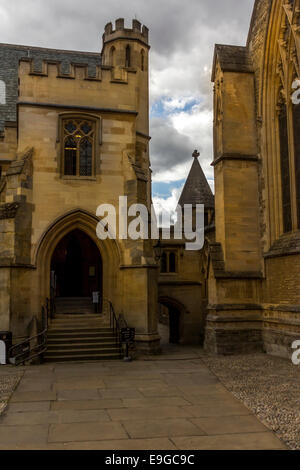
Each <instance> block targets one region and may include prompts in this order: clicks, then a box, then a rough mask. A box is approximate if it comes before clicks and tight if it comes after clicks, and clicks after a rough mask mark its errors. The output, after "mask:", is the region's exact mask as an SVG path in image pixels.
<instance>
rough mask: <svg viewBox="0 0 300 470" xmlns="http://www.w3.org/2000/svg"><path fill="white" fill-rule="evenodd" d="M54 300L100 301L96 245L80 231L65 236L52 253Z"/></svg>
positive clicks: (100, 276)
mask: <svg viewBox="0 0 300 470" xmlns="http://www.w3.org/2000/svg"><path fill="white" fill-rule="evenodd" d="M53 278H55V283H53V281H52V283H53V284H54V297H91V296H92V294H93V292H100V296H101V297H102V285H103V275H102V259H101V255H100V252H99V249H98V247H97V246H96V244H95V243H94V242H93V240H91V238H90V237H89V236H88V235H87V234H86V233H84V232H83V231H82V230H79V229H76V230H73V231H71V232H69V233H68V234H67V235H66V236H65V237H64V238H63V239H62V240H60V242H59V243H58V245H57V247H56V248H55V250H54V253H53V256H52V260H51V279H52V280H53Z"/></svg>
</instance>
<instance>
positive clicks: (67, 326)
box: [44, 314, 121, 362]
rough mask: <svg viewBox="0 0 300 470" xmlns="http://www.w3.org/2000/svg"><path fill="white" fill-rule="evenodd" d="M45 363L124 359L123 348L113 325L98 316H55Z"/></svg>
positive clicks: (49, 335)
mask: <svg viewBox="0 0 300 470" xmlns="http://www.w3.org/2000/svg"><path fill="white" fill-rule="evenodd" d="M47 336H48V337H47V351H46V353H45V354H44V360H45V361H46V362H64V361H94V360H97V361H100V360H113V359H120V358H121V347H120V344H119V342H118V340H117V338H116V337H115V335H114V332H113V330H112V328H110V327H109V326H108V325H107V324H105V322H104V321H103V319H102V318H101V317H99V316H98V317H97V316H95V315H92V314H91V315H84V314H83V315H82V314H81V315H78V314H75V315H74V314H71V315H63V314H58V315H56V317H55V319H53V320H52V321H51V324H50V327H49V330H48V335H47Z"/></svg>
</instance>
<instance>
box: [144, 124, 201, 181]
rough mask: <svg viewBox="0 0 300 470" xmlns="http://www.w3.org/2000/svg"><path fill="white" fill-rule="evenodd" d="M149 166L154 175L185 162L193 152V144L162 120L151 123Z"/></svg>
mask: <svg viewBox="0 0 300 470" xmlns="http://www.w3.org/2000/svg"><path fill="white" fill-rule="evenodd" d="M151 134H152V136H153V137H152V142H151V164H152V170H153V172H154V173H156V172H158V171H163V170H167V169H170V168H171V167H173V166H174V165H178V164H179V163H183V162H185V161H186V160H187V158H188V154H189V153H190V155H191V153H192V151H193V142H192V141H191V139H190V138H189V137H188V136H185V135H182V134H180V133H179V132H178V131H177V130H176V129H174V127H172V126H171V125H170V123H168V121H167V120H166V119H164V118H154V119H152V121H151Z"/></svg>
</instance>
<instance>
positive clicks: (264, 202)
mask: <svg viewBox="0 0 300 470" xmlns="http://www.w3.org/2000/svg"><path fill="white" fill-rule="evenodd" d="M299 63H300V1H299V0H293V1H292V0H256V2H255V6H254V12H253V16H252V21H251V26H250V31H249V37H248V41H247V45H246V46H245V47H236V46H226V45H216V47H215V56H214V64H213V73H212V81H213V82H214V162H213V166H214V172H215V224H216V238H215V242H214V243H212V244H210V266H209V289H208V291H209V299H208V301H209V307H208V317H207V325H206V339H205V344H206V348H207V349H208V350H210V351H213V352H217V353H221V354H222V353H225V354H226V353H235V352H254V351H261V350H265V351H266V352H268V353H271V354H276V355H280V356H288V355H290V354H291V344H292V342H293V341H294V340H296V339H299V338H300V321H299V314H300V230H299V229H300V140H299V139H300V104H296V101H298V103H299V101H300V100H296V101H295V100H292V98H293V97H296V95H295V93H296V90H295V88H297V82H295V80H296V79H299V78H300V70H299ZM299 85H300V82H299V83H298V88H299ZM298 97H299V93H298ZM293 101H294V102H293Z"/></svg>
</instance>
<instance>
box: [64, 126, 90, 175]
mask: <svg viewBox="0 0 300 470" xmlns="http://www.w3.org/2000/svg"><path fill="white" fill-rule="evenodd" d="M63 129H64V175H65V176H83V177H84V176H93V162H94V145H95V122H94V121H89V120H85V119H83V120H80V119H67V120H64V121H63Z"/></svg>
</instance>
